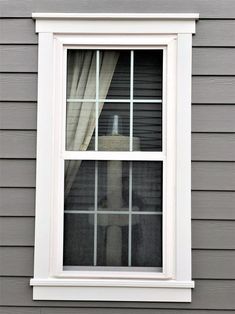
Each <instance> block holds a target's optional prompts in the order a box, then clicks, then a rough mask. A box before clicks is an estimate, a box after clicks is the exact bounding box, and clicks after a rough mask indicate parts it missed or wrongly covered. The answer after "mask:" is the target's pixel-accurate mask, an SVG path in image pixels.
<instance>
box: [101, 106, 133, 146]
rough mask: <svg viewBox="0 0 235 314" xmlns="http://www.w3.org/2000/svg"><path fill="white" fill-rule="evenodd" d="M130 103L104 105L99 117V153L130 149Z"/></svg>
mask: <svg viewBox="0 0 235 314" xmlns="http://www.w3.org/2000/svg"><path fill="white" fill-rule="evenodd" d="M129 135H130V103H110V102H108V103H104V106H103V108H102V111H101V114H100V116H99V137H98V150H99V151H105V150H106V151H128V150H129V148H130V137H129Z"/></svg>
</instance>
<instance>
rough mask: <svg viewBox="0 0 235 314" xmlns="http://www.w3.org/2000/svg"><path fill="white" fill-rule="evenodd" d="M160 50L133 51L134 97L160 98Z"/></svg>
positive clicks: (161, 54) (161, 55)
mask: <svg viewBox="0 0 235 314" xmlns="http://www.w3.org/2000/svg"><path fill="white" fill-rule="evenodd" d="M162 57H163V53H162V50H149V51H146V50H136V51H135V53H134V99H161V98H162Z"/></svg>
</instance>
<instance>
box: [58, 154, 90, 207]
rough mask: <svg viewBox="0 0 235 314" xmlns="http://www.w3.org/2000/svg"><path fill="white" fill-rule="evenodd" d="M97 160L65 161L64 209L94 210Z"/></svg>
mask: <svg viewBox="0 0 235 314" xmlns="http://www.w3.org/2000/svg"><path fill="white" fill-rule="evenodd" d="M94 191H95V161H89V160H87V161H80V160H66V161H65V187H64V193H65V200H64V209H65V211H66V210H79V211H81V210H82V211H84V210H86V211H88V210H94Z"/></svg>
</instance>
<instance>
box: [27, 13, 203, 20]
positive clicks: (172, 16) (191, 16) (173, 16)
mask: <svg viewBox="0 0 235 314" xmlns="http://www.w3.org/2000/svg"><path fill="white" fill-rule="evenodd" d="M32 18H33V19H108V20H110V19H111V20H112V19H128V20H129V19H144V20H146V19H160V20H198V19H199V14H198V13H32Z"/></svg>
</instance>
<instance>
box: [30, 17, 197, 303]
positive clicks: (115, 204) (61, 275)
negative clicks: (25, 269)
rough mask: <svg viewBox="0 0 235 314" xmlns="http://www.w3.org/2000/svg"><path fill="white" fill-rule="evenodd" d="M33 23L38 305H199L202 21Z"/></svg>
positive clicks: (141, 19)
mask: <svg viewBox="0 0 235 314" xmlns="http://www.w3.org/2000/svg"><path fill="white" fill-rule="evenodd" d="M34 17H35V18H36V19H37V32H39V73H38V75H39V77H38V140H37V182H36V227H35V228H36V231H35V272H34V278H33V279H32V280H31V285H33V289H34V298H35V299H48V300H50V299H51V300H109V301H110V300H116V301H169V302H172V301H184V302H185V301H190V300H191V288H192V287H193V282H192V281H191V231H190V230H191V225H190V224H191V222H190V211H191V208H190V205H191V204H190V180H191V177H190V161H191V160H190V150H191V146H190V136H191V134H190V119H191V117H190V106H191V103H190V101H191V38H192V33H194V32H195V19H196V18H197V15H193V14H184V15H180V14H178V15H177V14H176V15H173V14H170V15H169V14H168V15H165V14H161V15H157V14H153V15H148V14H147V15H141V14H140V15H138V14H127V15H126V14H114V15H112V14H110V15H104V14H100V15H99V14H98V15H92V14H91V15H81V14H80V15H78V14H43V13H41V14H35V15H34Z"/></svg>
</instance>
